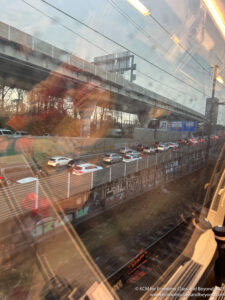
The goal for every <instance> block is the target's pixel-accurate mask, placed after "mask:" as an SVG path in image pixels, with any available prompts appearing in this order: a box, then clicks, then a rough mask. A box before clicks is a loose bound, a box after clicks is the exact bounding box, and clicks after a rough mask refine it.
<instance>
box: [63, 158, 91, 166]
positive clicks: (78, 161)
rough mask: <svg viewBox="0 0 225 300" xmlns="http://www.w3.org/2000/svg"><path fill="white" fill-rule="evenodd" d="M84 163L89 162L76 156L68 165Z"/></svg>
mask: <svg viewBox="0 0 225 300" xmlns="http://www.w3.org/2000/svg"><path fill="white" fill-rule="evenodd" d="M84 163H87V162H86V161H85V160H83V159H82V158H74V159H71V160H70V161H69V162H68V164H67V167H68V168H73V167H74V166H75V165H80V164H84Z"/></svg>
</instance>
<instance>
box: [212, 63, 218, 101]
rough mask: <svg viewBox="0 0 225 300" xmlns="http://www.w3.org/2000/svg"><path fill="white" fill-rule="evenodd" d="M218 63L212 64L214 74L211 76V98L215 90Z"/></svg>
mask: <svg viewBox="0 0 225 300" xmlns="http://www.w3.org/2000/svg"><path fill="white" fill-rule="evenodd" d="M218 68H219V66H218V65H215V66H214V76H213V87H212V99H214V97H215V90H216V77H217V72H218Z"/></svg>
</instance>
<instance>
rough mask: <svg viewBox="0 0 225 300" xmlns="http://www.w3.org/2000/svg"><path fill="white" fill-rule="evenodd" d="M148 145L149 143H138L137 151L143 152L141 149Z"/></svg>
mask: <svg viewBox="0 0 225 300" xmlns="http://www.w3.org/2000/svg"><path fill="white" fill-rule="evenodd" d="M146 147H148V145H146V144H138V145H137V147H136V149H137V151H139V152H141V151H144V149H145V148H146Z"/></svg>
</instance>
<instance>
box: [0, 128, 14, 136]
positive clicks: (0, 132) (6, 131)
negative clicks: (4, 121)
mask: <svg viewBox="0 0 225 300" xmlns="http://www.w3.org/2000/svg"><path fill="white" fill-rule="evenodd" d="M12 134H13V132H12V131H11V130H9V129H5V128H0V136H1V135H6V136H11V135H12Z"/></svg>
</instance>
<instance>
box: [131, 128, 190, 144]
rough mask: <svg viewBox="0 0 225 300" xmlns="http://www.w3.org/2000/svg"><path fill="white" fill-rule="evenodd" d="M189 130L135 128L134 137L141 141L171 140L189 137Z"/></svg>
mask: <svg viewBox="0 0 225 300" xmlns="http://www.w3.org/2000/svg"><path fill="white" fill-rule="evenodd" d="M189 135H190V133H189V132H171V131H159V130H155V129H148V128H134V134H133V138H134V140H137V141H139V142H141V143H147V144H148V143H154V142H157V141H159V142H169V141H176V140H179V139H184V138H188V137H189Z"/></svg>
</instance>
